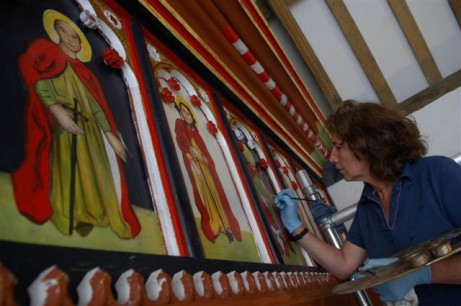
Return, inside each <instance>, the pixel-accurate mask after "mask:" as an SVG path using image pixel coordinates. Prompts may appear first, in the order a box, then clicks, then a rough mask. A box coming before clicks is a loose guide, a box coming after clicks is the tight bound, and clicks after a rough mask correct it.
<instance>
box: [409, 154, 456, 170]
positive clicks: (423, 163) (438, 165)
mask: <svg viewBox="0 0 461 306" xmlns="http://www.w3.org/2000/svg"><path fill="white" fill-rule="evenodd" d="M412 166H413V168H416V169H420V170H422V169H443V168H447V167H448V168H452V167H455V168H457V167H459V165H458V164H457V163H456V162H455V161H454V160H453V159H452V158H450V157H447V156H441V155H431V156H425V157H422V158H419V159H417V160H416V161H414V162H413V163H412Z"/></svg>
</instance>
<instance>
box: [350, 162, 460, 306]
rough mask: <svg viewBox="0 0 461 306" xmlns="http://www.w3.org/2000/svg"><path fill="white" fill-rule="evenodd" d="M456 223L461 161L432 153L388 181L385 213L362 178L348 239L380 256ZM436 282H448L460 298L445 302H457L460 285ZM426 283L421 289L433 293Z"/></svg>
mask: <svg viewBox="0 0 461 306" xmlns="http://www.w3.org/2000/svg"><path fill="white" fill-rule="evenodd" d="M460 227H461V167H460V166H459V165H458V164H457V163H456V162H454V161H453V160H452V159H450V158H447V157H442V156H431V157H424V158H420V159H418V160H416V161H414V162H412V163H408V164H406V165H405V167H404V169H403V172H402V175H401V176H400V177H399V179H398V180H397V182H396V183H395V184H394V186H393V190H392V196H391V200H390V212H389V218H388V219H387V218H386V217H385V214H384V210H383V207H382V204H381V201H380V199H379V197H378V195H377V194H376V193H375V192H374V190H373V188H372V187H371V186H370V185H368V184H365V186H364V189H363V192H362V195H361V198H360V201H359V203H358V206H357V212H356V214H355V217H354V221H353V222H352V225H351V228H350V231H349V234H348V238H347V239H348V241H350V242H351V243H353V244H355V245H357V246H359V247H361V248H363V249H365V250H366V251H367V255H368V257H369V258H383V257H389V256H392V255H393V254H395V253H396V252H399V251H401V250H404V249H407V248H409V247H411V246H414V245H415V244H417V243H419V242H422V241H426V240H428V239H430V238H433V237H435V236H437V235H439V234H442V233H445V232H449V231H451V230H453V229H456V228H460ZM460 273H461V272H460ZM436 286H439V285H430V286H417V288H418V287H427V288H429V287H436ZM441 287H450V288H452V287H453V288H454V291H456V292H457V295H455V297H452V298H454V299H455V301H456V300H458V301H459V303H460V304H453V302H451V304H449V305H461V286H441ZM417 288H416V289H417ZM427 288H424V295H426V294H430V295H434V294H435V292H433V293H430V292H427V290H428V289H427ZM434 289H435V288H434ZM447 290H448V291H450V290H449V289H447ZM418 291H421V290H417V293H418ZM447 293H448V292H447ZM436 295H437V296H438V293H437V294H436ZM444 295H445V293H444ZM448 295H450V294H448ZM418 296H419V297H420V302H423V300H422V299H421V298H422V297H421V296H420V293H418ZM450 296H451V295H450ZM437 298H439V297H437ZM438 301H440V300H438ZM451 301H453V300H451ZM420 305H423V304H420ZM427 305H439V304H427ZM440 305H442V304H440ZM447 305H448V304H447Z"/></svg>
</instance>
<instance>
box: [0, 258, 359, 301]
mask: <svg viewBox="0 0 461 306" xmlns="http://www.w3.org/2000/svg"><path fill="white" fill-rule="evenodd" d="M114 276H115V275H114ZM117 277H118V279H117V280H116V281H115V282H113V278H112V277H111V275H110V274H108V273H107V272H105V271H104V270H101V269H100V268H98V267H95V268H93V269H91V270H89V271H87V272H86V273H85V274H84V277H83V278H82V279H81V280H79V284H78V286H77V287H76V288H68V284H69V277H68V275H67V274H66V273H65V272H63V271H62V270H61V269H60V268H59V267H58V266H56V265H53V266H51V267H49V268H48V269H46V270H44V271H42V272H41V273H40V274H39V275H37V277H36V278H35V280H34V281H33V282H32V283H31V284H30V285H29V286H28V288H27V293H28V296H29V300H30V305H47V306H52V305H65V306H67V305H82V306H83V305H89V306H98V305H217V304H218V303H219V304H220V305H240V304H243V303H245V304H246V305H265V304H268V303H269V302H270V304H271V305H272V304H278V305H295V304H299V303H305V304H303V305H318V304H320V305H338V304H336V303H341V305H355V304H354V300H353V299H352V298H351V296H350V295H346V296H335V295H332V294H331V292H330V291H331V288H332V286H334V285H335V284H337V281H336V279H335V278H334V277H333V276H332V275H331V274H329V273H324V272H268V271H264V272H261V271H256V272H253V273H251V272H248V271H245V272H242V273H239V272H236V271H232V272H230V273H223V272H222V271H216V272H214V273H212V274H211V275H210V274H209V273H207V272H204V271H200V272H196V273H194V274H189V273H188V272H187V271H185V270H181V271H178V272H176V273H175V274H173V275H169V274H168V273H165V272H164V271H163V270H161V269H158V270H155V271H152V272H151V273H150V275H149V276H148V278H147V279H144V277H143V276H142V275H141V274H140V273H139V272H137V271H135V270H133V269H129V270H127V271H125V272H123V273H122V274H120V275H119V276H117ZM18 282H20V280H18V279H17V278H16V277H15V276H14V275H13V274H12V273H11V272H10V271H9V270H8V268H7V267H5V266H4V265H3V264H0V290H1V291H0V293H1V295H0V305H1V306H12V305H17V304H16V301H15V297H14V290H15V287H16V285H17V283H18ZM112 287H113V289H114V290H112ZM70 289H75V290H76V292H77V300H75V301H72V299H71V297H70V296H69V294H68V292H69V290H70ZM113 292H115V295H114V294H113ZM310 302H312V303H313V304H310Z"/></svg>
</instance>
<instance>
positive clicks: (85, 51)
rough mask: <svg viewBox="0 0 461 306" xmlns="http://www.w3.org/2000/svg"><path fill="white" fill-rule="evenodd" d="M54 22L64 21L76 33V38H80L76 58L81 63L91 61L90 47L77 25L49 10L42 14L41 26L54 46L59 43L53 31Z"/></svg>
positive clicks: (56, 34) (58, 13)
mask: <svg viewBox="0 0 461 306" xmlns="http://www.w3.org/2000/svg"><path fill="white" fill-rule="evenodd" d="M56 20H62V21H64V22H65V23H67V24H69V25H70V26H71V27H72V28H73V29H74V30H75V32H77V34H78V36H79V37H80V45H81V49H80V51H79V52H78V53H77V58H78V59H79V60H80V61H82V62H89V61H90V60H91V46H90V43H89V42H88V39H87V38H86V36H85V34H83V32H82V31H81V30H80V28H79V27H77V25H76V24H75V23H74V22H73V21H72V20H71V19H70V18H69V17H67V16H65V15H63V14H61V13H60V12H58V11H55V10H51V9H49V10H46V11H45V12H43V26H44V28H45V31H46V33H47V34H48V36H49V37H50V39H51V40H52V41H53V42H54V43H55V44H58V43H59V36H58V33H57V32H56V30H55V29H54V22H55V21H56Z"/></svg>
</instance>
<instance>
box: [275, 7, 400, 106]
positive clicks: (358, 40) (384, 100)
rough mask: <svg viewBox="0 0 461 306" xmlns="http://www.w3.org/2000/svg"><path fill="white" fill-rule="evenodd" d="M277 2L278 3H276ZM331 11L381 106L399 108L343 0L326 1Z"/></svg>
mask: <svg viewBox="0 0 461 306" xmlns="http://www.w3.org/2000/svg"><path fill="white" fill-rule="evenodd" d="M275 2H277V1H275ZM326 3H327V5H328V7H329V8H330V11H331V12H332V14H333V16H334V17H335V19H336V22H337V23H338V25H339V27H340V28H341V30H342V32H343V34H344V36H345V38H346V40H347V41H348V42H349V45H350V47H351V49H352V51H353V52H354V54H355V57H356V58H357V60H358V62H359V63H360V65H361V66H362V69H363V71H364V72H365V74H366V76H367V77H368V80H369V81H370V84H371V86H372V87H373V89H374V90H375V92H376V95H377V96H378V98H379V100H380V102H381V104H383V105H385V106H388V107H391V108H394V107H396V106H397V101H396V99H395V96H394V94H393V93H392V91H391V89H390V87H389V84H388V83H387V81H386V79H385V78H384V75H383V73H382V72H381V69H380V68H379V66H378V64H377V63H376V60H375V58H374V57H373V54H372V53H371V51H370V49H369V48H368V46H367V44H366V42H365V39H364V38H363V36H362V34H361V33H360V31H359V29H358V27H357V25H356V24H355V22H354V19H353V18H352V16H351V14H350V13H349V11H348V10H347V7H346V5H345V4H344V1H343V0H326Z"/></svg>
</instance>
